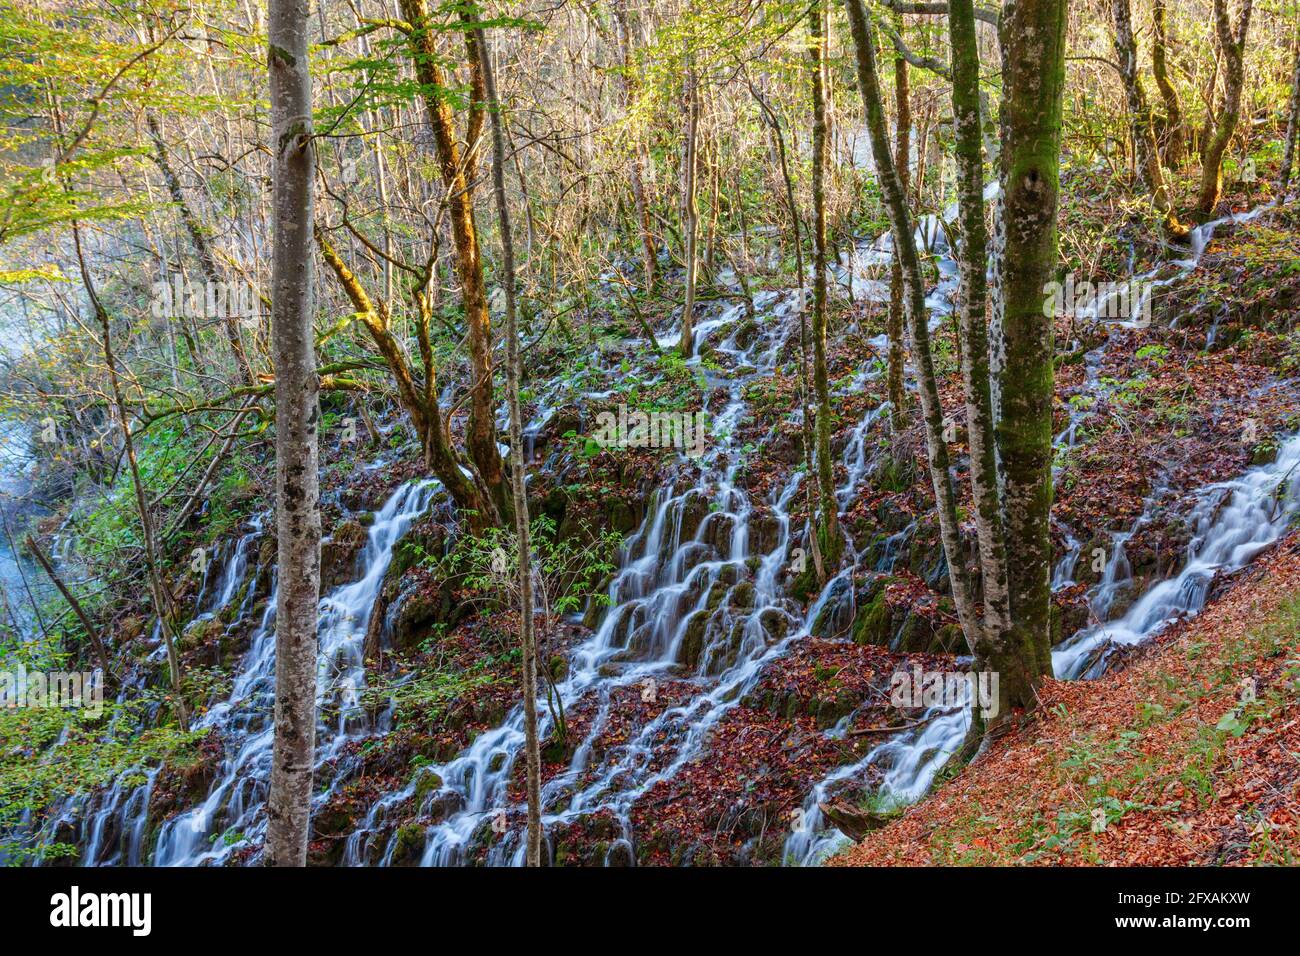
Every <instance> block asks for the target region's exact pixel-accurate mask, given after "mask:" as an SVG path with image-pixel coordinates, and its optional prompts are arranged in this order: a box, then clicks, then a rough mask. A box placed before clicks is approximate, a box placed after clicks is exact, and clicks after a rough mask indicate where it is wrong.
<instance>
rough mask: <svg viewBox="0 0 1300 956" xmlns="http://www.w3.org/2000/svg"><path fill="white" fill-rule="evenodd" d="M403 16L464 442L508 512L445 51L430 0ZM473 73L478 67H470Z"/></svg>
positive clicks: (488, 334) (406, 8) (484, 314)
mask: <svg viewBox="0 0 1300 956" xmlns="http://www.w3.org/2000/svg"><path fill="white" fill-rule="evenodd" d="M400 2H401V9H402V16H404V17H405V18H406V22H407V23H408V24H409V25H410V27H411V28H412V29H411V32H410V33H409V34H408V35H407V40H408V44H409V48H410V51H411V59H412V60H413V61H414V64H415V75H416V78H417V79H418V80H419V81H420V84H421V86H422V87H423V90H422V91H421V95H422V96H423V97H424V103H425V109H426V110H427V112H428V114H429V125H430V127H431V128H432V132H433V141H434V146H435V150H436V152H437V155H438V166H439V169H440V170H441V172H442V182H443V186H444V188H445V189H446V193H447V213H448V219H449V220H450V221H451V237H452V245H453V246H454V248H455V253H456V273H457V277H458V278H459V279H460V288H461V304H462V305H463V306H464V309H465V325H466V330H467V338H468V341H469V360H470V362H469V364H470V377H471V384H470V389H471V393H472V394H471V397H470V410H469V425H468V429H467V432H466V437H465V446H466V449H467V450H468V452H469V457H470V458H471V459H472V460H473V462H474V466H475V468H476V469H477V471H478V473H479V475H480V477H481V478H482V481H483V484H484V485H486V486H487V488H488V489H489V490H490V492H491V494H492V497H493V499H494V501H495V503H496V505H497V509H498V510H499V511H500V513H501V514H502V515H505V514H507V513H508V512H509V499H508V497H507V492H506V486H505V477H504V473H503V472H502V468H501V453H500V452H499V451H498V450H497V436H496V422H495V416H496V412H495V409H494V406H493V399H492V381H493V373H492V331H491V320H490V318H489V316H488V304H487V293H486V291H485V288H484V285H483V262H482V258H481V254H480V250H479V242H478V228H477V226H476V225H475V222H474V191H473V176H472V173H473V169H472V167H471V166H470V163H469V160H468V159H467V157H465V156H463V155H462V154H461V150H460V147H459V145H458V144H457V141H456V130H455V123H454V121H453V116H452V110H451V104H450V102H449V100H448V97H447V96H446V95H445V94H443V95H440V91H445V90H446V89H448V88H449V84H448V82H447V80H446V78H445V77H444V76H443V72H442V68H441V67H440V66H439V64H440V63H442V62H443V56H442V54H440V53H439V52H438V49H437V44H436V43H435V41H434V32H433V30H432V27H431V26H430V23H429V4H428V0H400ZM474 72H475V73H477V72H478V71H477V69H474ZM481 123H482V119H481V117H479V118H477V119H476V118H475V114H474V111H471V116H470V129H469V134H468V136H469V143H470V146H471V149H470V153H471V157H470V158H471V159H472V154H473V153H474V152H475V151H476V150H475V149H474V146H475V140H476V139H477V136H476V135H475V125H476V124H480V125H481Z"/></svg>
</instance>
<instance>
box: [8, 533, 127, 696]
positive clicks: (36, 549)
mask: <svg viewBox="0 0 1300 956" xmlns="http://www.w3.org/2000/svg"><path fill="white" fill-rule="evenodd" d="M27 550H28V551H30V552H31V553H32V557H33V558H35V559H36V563H37V564H39V565H40V566H41V570H42V571H44V572H45V576H46V577H47V578H49V579H50V581H51V583H52V584H53V585H54V586H55V587H56V588H58V589H59V593H60V594H62V595H63V599H64V600H65V601H67V602H68V607H70V608H72V613H73V614H75V615H77V620H78V621H80V622H81V626H82V627H83V628H85V630H86V636H87V637H88V638H90V644H91V646H92V647H93V648H94V649H95V656H96V657H98V658H99V666H100V667H101V668H102V669H103V671H104V679H105V680H108V679H109V678H111V677H112V676H113V671H112V669H111V668H110V667H109V660H108V649H107V648H106V647H105V646H104V639H103V637H101V636H100V633H99V628H97V627H95V622H94V621H92V620H91V619H90V615H89V614H87V613H86V609H85V608H83V607H82V606H81V602H80V601H78V600H77V597H76V595H75V594H73V593H72V591H70V590H69V589H68V586H67V585H66V584H64V583H63V579H62V578H60V577H59V573H58V572H57V571H55V570H54V564H53V562H51V561H50V559H49V558H48V557H46V555H45V552H44V551H42V550H41V546H40V545H39V544H37V543H36V539H35V538H33V537H32V536H31V535H30V534H29V535H28V536H27Z"/></svg>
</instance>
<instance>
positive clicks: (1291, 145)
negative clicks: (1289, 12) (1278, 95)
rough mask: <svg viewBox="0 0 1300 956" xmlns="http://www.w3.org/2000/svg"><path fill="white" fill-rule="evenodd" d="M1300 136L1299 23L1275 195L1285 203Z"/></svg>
mask: <svg viewBox="0 0 1300 956" xmlns="http://www.w3.org/2000/svg"><path fill="white" fill-rule="evenodd" d="M1297 135H1300V23H1297V25H1296V39H1295V64H1294V65H1293V66H1292V67H1291V99H1290V102H1289V104H1288V105H1287V113H1286V144H1285V145H1284V146H1283V147H1282V168H1281V169H1280V170H1279V171H1278V177H1277V193H1278V196H1280V197H1281V198H1282V201H1284V202H1285V201H1286V191H1287V187H1288V186H1290V185H1291V170H1292V168H1293V165H1294V163H1295V146H1296V136H1297Z"/></svg>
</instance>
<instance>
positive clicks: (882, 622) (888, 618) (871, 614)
mask: <svg viewBox="0 0 1300 956" xmlns="http://www.w3.org/2000/svg"><path fill="white" fill-rule="evenodd" d="M893 637H894V616H893V614H892V613H891V611H890V607H889V602H888V601H887V600H886V599H885V589H884V588H881V589H880V590H879V591H878V592H876V595H875V596H874V597H873V598H871V600H870V601H869V602H868V603H867V604H866V605H865V606H862V607H860V608H859V609H858V616H857V617H856V618H855V619H854V621H853V643H855V644H875V645H877V646H879V647H888V646H889V644H890V641H892V640H893Z"/></svg>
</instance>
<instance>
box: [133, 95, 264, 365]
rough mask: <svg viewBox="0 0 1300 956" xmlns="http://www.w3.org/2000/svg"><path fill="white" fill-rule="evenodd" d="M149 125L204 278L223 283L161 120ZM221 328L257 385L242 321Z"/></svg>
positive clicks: (230, 320) (150, 118)
mask: <svg viewBox="0 0 1300 956" xmlns="http://www.w3.org/2000/svg"><path fill="white" fill-rule="evenodd" d="M145 122H146V123H147V124H148V126H149V136H150V138H151V139H152V140H153V144H154V154H153V161H154V165H156V166H157V167H158V169H159V171H160V172H161V173H162V176H163V180H164V181H165V182H166V183H167V192H168V193H169V194H170V195H171V197H172V202H174V203H175V204H176V208H177V210H178V211H179V212H180V216H181V222H182V223H184V224H185V231H186V232H187V233H189V237H190V242H191V243H192V244H193V246H194V253H195V255H196V256H198V260H199V267H200V268H201V269H202V271H203V278H204V279H206V280H207V281H208V282H211V283H218V282H221V281H222V278H221V270H220V269H218V268H217V260H216V258H215V257H214V256H213V255H212V246H211V245H210V244H209V242H208V237H207V236H206V235H205V234H204V232H203V226H202V225H200V223H199V219H198V216H196V215H195V214H194V210H193V209H191V208H190V204H189V201H188V200H186V198H185V191H184V190H183V189H182V188H181V181H180V177H179V176H177V175H176V171H175V170H174V169H172V164H171V159H170V157H169V156H168V154H167V143H166V141H164V140H163V137H162V131H161V130H160V129H159V128H158V120H157V118H156V117H155V116H154V115H153V114H152V113H149V114H147V116H146V118H145ZM205 301H206V298H205ZM229 302H230V297H227V303H229ZM209 318H216V316H210V317H209ZM221 325H222V328H224V329H225V332H226V342H227V343H228V344H229V345H230V354H231V355H232V356H233V357H234V359H235V367H236V368H237V369H238V370H239V377H240V379H241V380H242V381H243V382H244V384H246V385H256V384H257V376H256V375H255V374H254V373H253V367H252V365H251V364H250V363H249V361H248V355H247V354H246V353H245V352H244V343H243V342H242V341H241V340H240V338H239V317H238V316H236V315H228V316H226V317H225V320H224V321H223V322H222V323H221Z"/></svg>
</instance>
